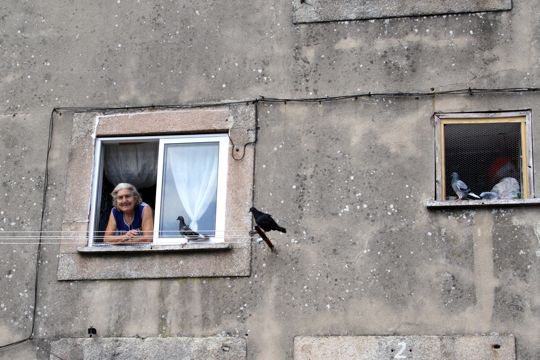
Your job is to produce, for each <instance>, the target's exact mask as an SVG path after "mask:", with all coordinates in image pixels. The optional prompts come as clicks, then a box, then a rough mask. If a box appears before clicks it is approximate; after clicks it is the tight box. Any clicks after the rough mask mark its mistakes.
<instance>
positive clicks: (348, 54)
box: [0, 0, 540, 359]
mask: <svg viewBox="0 0 540 360" xmlns="http://www.w3.org/2000/svg"><path fill="white" fill-rule="evenodd" d="M380 5H381V6H383V5H384V2H383V1H381V4H380ZM539 5H540V3H539V1H536V0H526V1H514V2H513V4H512V9H511V10H508V11H506V10H505V11H497V12H486V13H477V14H457V15H435V16H416V17H415V16H409V17H403V18H386V19H384V18H383V19H372V20H362V21H348V22H328V23H309V24H301V25H294V24H293V4H291V3H290V1H271V2H263V1H255V2H245V1H235V0H233V1H227V2H190V1H174V2H173V1H169V2H149V1H140V2H139V1H135V0H130V1H128V0H118V1H116V2H109V1H103V0H101V1H97V2H84V3H83V2H74V1H67V0H57V1H48V2H37V3H36V2H28V1H4V2H3V3H2V4H1V5H0V9H1V11H0V29H1V32H0V34H1V37H0V54H1V58H2V60H3V61H2V62H0V74H2V75H1V78H0V110H1V111H0V129H1V131H0V139H1V141H0V177H1V181H0V196H1V199H2V201H1V202H0V241H1V242H0V246H1V247H2V256H0V274H1V277H0V290H2V294H3V295H2V297H1V301H0V303H1V304H0V345H9V344H12V343H14V342H17V341H23V342H22V343H21V344H18V345H17V344H16V345H9V346H7V347H3V348H1V349H0V356H1V357H3V358H6V359H7V358H9V359H13V358H24V359H27V358H31V357H35V358H40V359H45V358H49V357H50V356H52V355H51V354H50V349H51V343H52V342H55V341H57V340H59V339H62V338H78V337H86V336H87V333H86V332H87V328H88V327H89V326H90V325H93V326H94V327H96V328H97V329H98V335H99V336H100V337H104V338H122V337H137V336H139V337H160V336H161V337H178V338H185V337H194V338H201V337H202V338H205V337H210V338H212V339H214V338H215V337H216V336H233V337H242V338H245V339H246V342H245V344H246V349H247V358H248V359H279V358H292V357H293V353H294V346H293V343H294V338H295V337H297V336H326V335H352V336H356V335H473V334H492V333H497V334H513V335H514V336H515V338H516V342H515V343H516V349H517V350H516V351H517V358H518V359H536V358H537V357H538V354H539V353H540V345H539V344H538V336H539V334H540V328H539V325H538V324H539V321H538V320H539V317H540V310H539V309H540V303H539V300H538V299H539V298H540V294H539V293H540V281H539V274H540V269H539V266H540V262H539V259H540V258H539V256H538V254H539V252H538V251H539V250H540V244H539V238H540V235H539V234H540V231H539V229H540V223H539V222H538V218H539V217H538V215H539V210H538V207H534V206H528V207H525V206H516V207H505V208H500V207H494V208H480V209H454V210H451V211H449V210H430V209H428V208H426V206H425V204H426V201H427V200H429V199H432V198H433V196H434V173H435V169H434V134H433V123H432V115H433V113H434V112H438V111H494V110H516V109H532V114H533V139H538V138H540V137H539V136H540V128H539V127H538V126H537V124H536V123H537V119H536V118H535V115H536V114H537V113H538V110H539V109H538V103H539V100H540V97H539V96H540V95H539V94H538V93H536V92H523V93H515V92H514V93H505V94H498V95H497V94H486V95H479V94H476V95H474V96H470V95H444V96H420V97H415V96H405V97H392V96H386V97H382V96H377V97H360V98H358V99H357V100H354V99H344V100H332V101H324V102H321V103H318V102H311V103H310V102H291V101H289V102H287V103H284V102H265V101H260V102H257V104H256V106H257V114H258V126H259V132H258V142H257V144H256V145H255V153H256V157H255V169H254V171H255V181H254V182H255V187H254V204H255V205H256V206H259V207H261V208H263V209H265V210H268V211H270V212H272V213H273V214H274V215H275V217H276V218H277V219H278V220H279V221H280V223H281V224H282V225H284V226H286V227H287V229H288V233H287V235H281V234H277V235H274V234H272V239H273V240H274V241H275V243H276V246H277V248H278V252H277V254H274V253H271V252H269V251H268V249H267V248H266V247H265V245H264V244H263V243H256V242H253V243H252V249H251V273H250V276H248V277H230V278H220V277H217V278H190V279H187V278H178V279H163V280H157V279H156V280H104V281H58V279H57V269H58V255H59V252H60V250H59V241H58V239H54V238H48V241H44V242H42V244H41V246H38V240H39V239H40V237H39V233H37V232H39V230H40V229H41V228H42V227H43V228H44V229H46V230H48V231H57V230H60V229H61V225H62V224H61V217H60V214H59V212H60V211H61V209H62V208H63V200H64V199H65V196H66V194H65V187H64V185H65V183H66V178H65V177H62V174H64V173H65V172H66V171H67V163H66V161H65V158H66V156H67V155H68V153H69V142H70V138H69V137H68V136H67V135H61V134H69V133H70V131H71V130H70V129H71V127H72V121H71V114H72V113H73V112H82V113H84V112H89V113H90V112H91V111H98V112H101V111H102V110H96V109H93V110H92V109H91V108H95V107H99V108H112V107H141V106H142V107H145V106H151V105H159V104H161V105H180V104H192V103H211V102H226V101H228V100H246V99H255V98H257V97H258V96H261V95H262V96H266V97H280V98H304V97H315V96H320V97H325V96H330V97H332V96H340V95H347V94H355V93H367V92H370V91H371V92H373V93H376V92H388V93H394V92H432V91H433V92H436V91H443V90H452V89H462V88H469V87H471V88H487V89H494V88H516V87H519V88H525V87H536V86H538V80H539V75H540V71H539V65H540V61H539V59H540V56H539V55H540V54H539V52H540V45H539V36H538V34H539V33H540V32H539V26H540V25H539V22H538V16H537V15H535V12H534V11H533V9H537V8H538V7H539ZM294 6H298V4H296V3H295V5H294ZM59 107H62V108H64V110H63V114H65V115H63V116H66V119H65V120H63V121H56V122H55V128H54V129H53V128H51V124H52V122H51V121H50V119H51V113H52V111H53V109H54V108H59ZM66 107H76V108H77V109H76V110H73V109H72V110H70V109H65V108H66ZM55 116H56V115H55ZM50 134H60V135H61V136H60V137H56V138H51V136H50ZM50 142H56V144H58V143H65V144H66V147H65V153H62V150H61V149H62V147H57V148H55V152H54V153H50V154H49V161H48V165H47V163H46V160H47V150H48V144H49V143H50ZM535 145H536V144H535ZM535 148H538V146H535ZM537 159H538V156H535V168H536V169H538V168H539V166H540V164H539V163H538V161H540V160H537ZM46 180H47V181H48V183H45V181H46ZM537 183H538V181H537ZM535 190H536V193H537V194H538V193H539V191H540V189H539V188H538V185H537V186H536V188H535ZM44 200H45V201H46V205H47V208H46V209H44V206H43V204H44ZM55 204H58V205H55ZM42 210H44V214H43V217H42ZM246 210H247V209H246ZM23 232H25V233H23ZM21 234H26V235H27V236H25V237H24V238H22V237H21V236H20V235H21ZM42 239H44V238H43V237H42ZM180 256H181V255H180ZM38 265H39V272H37V266H38ZM36 274H38V280H39V281H38V282H37V288H36V287H35V284H36V282H35V279H36V278H35V277H36ZM34 309H35V310H36V311H35V312H34ZM32 329H33V334H31V332H32ZM31 335H32V336H31ZM25 339H29V340H28V341H24V340H25ZM55 344H56V345H54V346H56V347H58V346H60V345H58V344H62V343H55Z"/></svg>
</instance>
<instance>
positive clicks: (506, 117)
mask: <svg viewBox="0 0 540 360" xmlns="http://www.w3.org/2000/svg"><path fill="white" fill-rule="evenodd" d="M434 121H435V159H436V174H435V181H436V183H435V199H436V201H438V202H457V201H455V200H456V199H457V197H456V196H455V194H453V193H451V194H448V193H447V192H448V191H447V189H448V188H449V185H448V183H449V182H450V181H451V178H450V173H451V172H453V171H455V170H454V169H449V168H448V166H447V163H449V161H448V158H447V157H448V156H449V155H448V154H446V153H445V141H447V138H445V129H447V128H446V126H452V125H475V126H476V128H477V126H478V125H484V124H485V125H486V126H489V125H491V124H519V135H518V136H519V139H518V140H519V145H518V146H519V149H518V151H519V155H518V156H517V158H518V159H517V161H515V162H517V163H518V164H516V165H517V166H516V174H517V175H519V176H518V177H519V178H518V179H517V180H518V182H519V195H518V196H519V197H518V198H514V199H508V198H506V199H495V200H492V199H488V198H483V199H481V200H472V199H471V200H470V201H460V202H459V203H465V202H466V203H500V202H503V203H504V202H521V201H526V200H528V199H533V198H534V186H533V185H534V183H533V161H532V131H531V111H530V110H519V111H505V112H489V113H488V112H479V113H436V114H434ZM487 141H488V142H489V139H488V140H487ZM474 156H480V154H478V155H474ZM486 156H487V155H486ZM508 156H509V157H510V155H508ZM474 166H475V164H474V163H473V162H471V164H470V167H474ZM490 170H492V168H490ZM460 179H461V180H463V181H465V182H467V173H466V171H465V172H464V173H463V171H462V174H460ZM470 182H471V183H474V181H473V180H470ZM484 185H485V186H483V187H482V188H480V189H471V190H472V191H474V192H475V193H481V192H492V190H493V189H492V188H491V187H490V186H488V183H487V182H486V184H484ZM476 187H478V186H476ZM487 195H489V194H487ZM487 195H486V196H487Z"/></svg>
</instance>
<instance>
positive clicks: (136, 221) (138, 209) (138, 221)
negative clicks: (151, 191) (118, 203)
mask: <svg viewBox="0 0 540 360" xmlns="http://www.w3.org/2000/svg"><path fill="white" fill-rule="evenodd" d="M145 206H148V205H147V204H146V203H144V202H143V203H140V204H139V205H136V206H135V216H134V217H133V221H132V222H131V224H126V223H125V221H124V213H123V212H121V211H120V210H118V209H117V208H114V207H113V209H112V214H113V216H114V220H115V221H116V231H118V232H121V233H125V232H127V231H129V230H140V229H141V227H142V214H143V210H144V207H145Z"/></svg>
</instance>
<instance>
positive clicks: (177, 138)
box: [88, 134, 229, 246]
mask: <svg viewBox="0 0 540 360" xmlns="http://www.w3.org/2000/svg"><path fill="white" fill-rule="evenodd" d="M130 142H159V154H158V171H157V180H156V201H155V209H153V210H154V231H153V245H178V244H181V243H183V242H185V239H184V238H182V237H178V238H159V224H160V217H161V192H162V182H163V165H164V164H163V153H164V149H165V144H182V143H184V144H186V143H203V142H207V143H208V142H213V143H218V144H219V151H218V186H217V199H216V200H217V203H216V230H215V236H212V237H210V238H209V240H208V242H210V243H219V242H224V234H225V208H226V195H227V169H228V149H229V138H228V135H227V134H200V135H169V136H130V137H104V138H96V144H95V152H94V173H93V176H92V201H91V208H90V224H89V234H88V235H89V236H88V246H93V245H94V237H95V236H94V232H95V230H96V228H97V224H96V222H97V219H96V215H97V212H98V211H99V208H100V206H101V204H100V198H99V196H98V194H101V186H102V182H101V179H102V178H103V162H104V158H103V151H102V146H103V145H104V144H107V143H115V144H117V143H130Z"/></svg>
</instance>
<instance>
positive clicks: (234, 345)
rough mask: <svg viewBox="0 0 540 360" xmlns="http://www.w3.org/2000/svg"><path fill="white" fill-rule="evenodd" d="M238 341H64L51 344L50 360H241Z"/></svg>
mask: <svg viewBox="0 0 540 360" xmlns="http://www.w3.org/2000/svg"><path fill="white" fill-rule="evenodd" d="M246 349H247V345H246V339H245V338H241V337H233V336H231V337H224V336H223V337H222V336H209V337H166V338H157V337H153V338H129V337H110V338H102V337H95V338H64V339H60V340H57V341H53V342H52V343H51V352H50V359H51V360H52V359H83V360H84V359H118V360H122V359H125V360H127V359H130V360H139V359H140V360H142V359H215V360H240V359H242V360H245V359H246V356H247V350H246Z"/></svg>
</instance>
